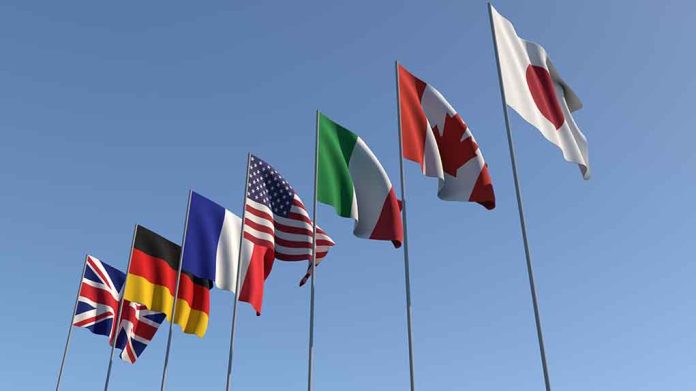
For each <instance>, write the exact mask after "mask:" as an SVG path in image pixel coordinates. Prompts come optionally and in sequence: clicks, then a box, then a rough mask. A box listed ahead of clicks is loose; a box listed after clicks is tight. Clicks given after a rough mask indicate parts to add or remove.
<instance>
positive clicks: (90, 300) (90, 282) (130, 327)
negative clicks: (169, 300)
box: [73, 256, 164, 364]
mask: <svg viewBox="0 0 696 391" xmlns="http://www.w3.org/2000/svg"><path fill="white" fill-rule="evenodd" d="M125 279H126V275H125V274H124V273H123V272H122V271H120V270H118V269H116V268H114V267H112V266H110V265H108V264H106V263H104V262H101V261H100V260H98V259H97V258H94V257H92V256H88V257H87V266H86V268H85V274H84V276H83V277H82V283H81V286H80V295H79V298H78V304H77V310H76V311H75V316H74V318H73V326H76V327H84V328H87V329H89V330H91V331H92V332H93V333H95V334H100V335H105V336H110V338H109V344H111V343H112V342H113V339H112V338H113V324H114V319H115V318H116V317H117V316H118V303H119V298H120V296H119V292H120V291H121V288H122V286H123V282H124V281H125ZM123 305H124V308H123V313H122V314H121V326H120V327H119V330H118V339H117V341H116V348H118V349H121V355H120V357H121V359H122V360H123V361H126V362H129V363H131V364H132V363H134V362H135V360H137V358H138V357H139V356H140V354H142V352H143V350H145V347H146V346H147V344H148V343H149V342H150V340H152V338H153V337H154V335H155V333H156V332H157V328H158V327H159V325H160V324H161V323H162V321H163V320H164V314H162V313H159V312H153V311H148V310H147V309H146V308H145V307H144V306H143V305H142V304H137V303H131V302H129V301H128V300H124V302H123Z"/></svg>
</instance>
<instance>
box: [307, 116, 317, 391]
mask: <svg viewBox="0 0 696 391" xmlns="http://www.w3.org/2000/svg"><path fill="white" fill-rule="evenodd" d="M315 124H316V126H315V128H316V130H315V136H314V137H315V138H314V194H313V195H314V197H313V198H314V199H313V201H312V204H313V207H312V208H313V209H312V265H311V267H312V276H311V282H310V289H309V352H308V362H307V391H312V389H313V388H314V385H313V380H314V379H313V375H314V371H313V369H314V280H315V278H316V277H315V275H316V266H317V265H316V263H317V183H318V182H317V181H318V176H319V173H318V171H319V110H317V113H316V119H315Z"/></svg>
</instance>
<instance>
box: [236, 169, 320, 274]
mask: <svg viewBox="0 0 696 391" xmlns="http://www.w3.org/2000/svg"><path fill="white" fill-rule="evenodd" d="M248 180H249V186H248V191H247V195H246V206H245V208H246V215H245V218H244V237H245V238H246V239H248V240H250V241H251V242H252V243H254V244H255V245H257V246H259V247H263V248H264V249H265V250H264V251H266V253H265V254H264V255H263V257H262V256H261V254H260V253H259V254H258V255H257V254H256V251H254V254H255V255H254V257H253V258H254V259H255V260H257V262H256V263H254V262H252V264H250V265H249V270H248V271H247V276H246V279H249V278H253V279H255V280H261V279H265V277H267V276H268V273H270V272H271V267H272V265H273V259H274V258H277V259H280V260H283V261H301V260H308V261H310V267H309V268H308V270H307V274H305V276H304V278H303V279H302V281H301V282H300V285H302V284H304V283H305V282H306V281H307V279H308V277H309V275H310V273H311V269H312V268H311V259H312V228H313V224H312V219H311V218H310V217H309V213H308V212H307V209H306V208H305V206H304V204H303V203H302V200H301V199H300V197H299V196H298V195H297V193H296V192H295V189H293V188H292V186H290V184H289V183H288V182H287V181H286V180H285V178H283V176H282V175H280V173H279V172H278V171H276V170H275V169H274V168H273V167H271V165H270V164H268V163H266V162H265V161H263V160H261V159H259V158H258V157H256V156H254V155H252V156H251V159H250V161H249V178H248ZM333 245H334V241H333V240H332V239H331V238H330V237H329V235H327V234H326V232H324V230H323V229H321V228H319V227H317V246H316V248H317V256H316V263H317V264H319V263H320V262H321V261H322V260H323V259H324V257H326V255H327V254H328V252H329V249H330V248H331V247H332V246H333ZM259 251H261V249H259ZM260 258H263V262H259V261H258V259H260Z"/></svg>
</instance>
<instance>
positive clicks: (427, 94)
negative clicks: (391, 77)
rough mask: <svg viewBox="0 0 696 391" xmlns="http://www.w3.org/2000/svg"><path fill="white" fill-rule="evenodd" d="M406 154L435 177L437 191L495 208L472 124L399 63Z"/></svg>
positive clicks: (452, 198)
mask: <svg viewBox="0 0 696 391" xmlns="http://www.w3.org/2000/svg"><path fill="white" fill-rule="evenodd" d="M398 72H399V73H398V81H399V105H400V109H401V110H400V112H401V140H402V146H403V155H404V158H406V159H408V160H412V161H414V162H417V163H418V164H420V166H421V171H422V172H423V174H424V175H426V176H429V177H437V178H438V179H439V181H438V182H439V183H438V191H437V196H438V197H439V198H441V199H443V200H448V201H471V202H478V203H479V204H481V205H483V206H484V207H485V208H486V209H493V208H495V194H494V192H493V184H492V182H491V177H490V175H489V174H488V165H487V164H486V162H485V161H484V160H483V154H482V153H481V150H480V149H479V146H478V144H476V140H474V136H473V135H472V134H471V130H470V129H469V127H468V126H467V124H466V123H465V122H464V120H463V119H462V117H461V116H460V115H459V114H458V113H457V112H456V111H455V110H454V108H453V107H452V105H450V104H449V102H447V100H445V97H444V96H442V94H441V93H440V92H439V91H438V90H436V89H435V87H433V86H431V85H430V84H428V83H426V82H424V81H422V80H421V79H419V78H417V77H415V76H414V75H413V74H411V73H410V72H409V71H407V70H406V68H404V67H402V66H401V65H399V66H398Z"/></svg>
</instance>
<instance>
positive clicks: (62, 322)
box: [0, 0, 696, 391]
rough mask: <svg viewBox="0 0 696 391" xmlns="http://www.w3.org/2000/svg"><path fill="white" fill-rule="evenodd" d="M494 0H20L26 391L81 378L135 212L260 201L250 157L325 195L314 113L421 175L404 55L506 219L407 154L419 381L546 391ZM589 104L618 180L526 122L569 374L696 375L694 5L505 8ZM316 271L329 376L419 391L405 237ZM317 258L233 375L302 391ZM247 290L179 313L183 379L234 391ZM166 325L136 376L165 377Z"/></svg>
mask: <svg viewBox="0 0 696 391" xmlns="http://www.w3.org/2000/svg"><path fill="white" fill-rule="evenodd" d="M485 4H486V3H485V2H482V1H468V2H464V1H444V0H443V1H428V2H417V1H406V2H374V1H369V2H368V1H352V2H344V3H342V4H338V3H337V2H336V3H334V2H318V1H317V2H266V1H260V2H250V3H247V2H229V1H227V2H222V1H210V2H196V3H195V4H194V3H193V2H182V1H173V2H171V1H170V2H164V1H152V2H119V3H113V4H104V3H94V2H72V3H66V2H31V3H30V2H19V1H6V2H3V3H2V5H0V48H1V49H2V51H1V55H0V135H2V142H0V183H1V185H0V186H1V188H2V191H0V216H2V221H1V222H0V247H1V248H2V252H1V255H0V262H1V264H2V266H3V269H4V273H5V275H6V277H5V278H4V279H3V283H2V284H1V285H0V294H1V295H2V297H3V304H4V305H3V307H4V308H3V311H0V324H2V325H3V337H2V341H3V348H4V351H5V354H3V355H0V368H2V369H1V370H0V374H1V376H0V388H2V389H41V390H43V389H49V388H50V387H52V386H53V384H55V380H56V374H57V371H58V366H59V363H60V357H61V354H62V349H63V344H64V341H65V334H66V332H67V326H68V323H69V320H70V317H71V314H70V310H71V308H72V304H73V300H74V296H75V290H76V288H77V283H78V280H79V277H80V276H79V272H80V270H81V262H82V261H83V258H84V254H85V253H86V252H89V253H91V254H93V255H95V256H97V257H99V258H100V259H102V260H104V261H106V262H109V263H111V264H112V265H114V266H116V267H119V268H121V269H125V266H126V262H127V255H128V252H129V245H130V241H131V235H132V229H133V226H134V224H136V223H140V224H143V225H145V226H147V227H149V228H151V229H153V230H156V231H158V232H159V233H161V234H163V235H165V236H167V237H169V238H170V239H172V240H175V241H180V238H181V234H182V229H183V220H184V212H185V204H186V198H187V193H188V190H189V189H190V188H192V189H195V190H197V191H199V192H201V193H202V194H205V195H207V196H208V197H210V198H212V199H214V200H216V201H218V202H220V203H222V204H223V205H225V206H226V207H227V208H229V209H231V210H232V211H235V212H239V211H240V206H241V200H242V194H241V193H242V189H243V185H244V184H243V174H244V162H245V159H246V153H247V152H249V151H251V152H253V153H255V154H257V155H258V156H260V157H262V158H264V159H265V160H267V161H268V162H270V163H271V164H273V165H274V166H275V167H276V168H278V169H279V170H281V172H282V173H283V174H284V175H285V177H286V178H287V179H288V180H289V181H290V182H291V183H292V184H293V186H294V187H295V188H296V189H297V191H298V192H299V193H300V195H301V196H302V197H303V199H304V200H305V201H306V202H307V203H308V204H310V203H311V198H312V197H311V194H312V187H311V186H312V164H313V161H312V160H313V145H314V141H313V138H312V137H313V132H314V129H313V126H314V111H315V110H316V109H321V110H322V111H324V112H325V113H326V114H327V115H329V116H331V117H332V118H334V119H335V120H336V121H338V122H340V123H342V124H343V125H345V126H346V127H347V128H349V129H351V130H353V131H354V132H356V133H358V134H360V135H361V136H362V137H363V139H364V140H365V141H366V142H367V143H368V144H369V145H370V146H371V147H372V149H373V151H374V152H375V153H376V154H377V155H378V156H379V158H380V159H381V161H382V164H383V165H384V166H385V168H386V169H387V171H388V173H389V174H390V175H391V178H392V181H393V182H394V183H395V184H396V183H398V146H397V138H396V132H397V129H396V126H397V125H396V108H395V91H394V65H393V62H394V60H396V59H398V60H399V61H401V62H402V63H403V64H404V65H405V66H406V67H408V68H409V69H410V70H411V71H412V72H414V73H415V74H416V75H418V76H420V77H421V78H423V79H424V80H427V81H428V82H430V83H432V84H433V85H435V86H436V87H437V88H438V89H439V90H440V91H441V92H442V93H443V94H444V95H445V96H446V97H447V98H448V100H449V101H450V103H452V104H453V106H454V107H455V108H456V109H457V110H458V111H459V112H460V114H461V115H462V117H463V118H464V119H465V121H467V123H468V124H469V125H470V127H471V129H472V131H473V133H474V135H475V137H476V139H477V141H478V143H479V145H480V147H481V149H482V150H483V153H484V155H485V157H486V160H487V162H488V163H489V165H490V171H491V176H492V178H493V182H494V186H495V190H496V195H497V207H496V209H495V210H494V211H490V212H489V211H486V210H485V209H484V208H482V207H480V206H478V205H475V204H468V203H447V202H443V201H440V200H438V199H437V198H436V196H435V188H436V183H435V181H433V180H432V179H431V178H425V177H422V176H421V175H420V174H419V170H418V167H417V166H416V165H415V164H412V163H407V167H406V173H407V185H408V197H409V201H410V204H409V205H410V209H409V224H410V225H409V228H410V232H409V236H410V239H411V242H410V245H411V250H412V253H411V259H412V264H411V271H412V293H413V309H414V335H415V341H414V343H415V350H416V379H417V386H418V389H419V390H436V389H437V390H469V389H471V390H474V389H475V390H512V389H514V390H519V391H522V390H535V391H536V390H541V389H542V388H543V380H542V374H541V367H540V362H539V356H538V348H537V341H536V335H535V330H534V320H533V314H532V306H531V299H530V295H529V288H528V283H527V276H526V269H525V264H524V255H523V252H522V242H521V236H520V232H519V223H518V220H517V209H516V204H515V199H514V188H513V182H512V173H511V168H510V160H509V156H508V151H507V141H506V139H505V130H504V123H503V116H502V112H501V108H500V96H499V88H498V81H497V75H496V70H495V59H494V56H493V48H492V43H491V37H490V28H489V25H488V15H487V12H486V6H485ZM496 6H497V7H498V9H499V10H500V12H501V13H502V14H503V15H505V16H507V17H508V18H510V19H511V20H512V22H513V23H514V24H515V26H516V28H517V31H518V32H519V34H520V35H521V36H523V37H525V38H527V39H530V40H534V41H537V42H540V43H541V44H543V45H544V46H545V48H546V49H547V50H548V52H549V53H550V55H551V57H552V59H553V61H554V63H555V65H556V67H557V68H558V69H559V71H560V72H561V74H562V75H563V77H564V78H565V80H566V81H567V82H568V83H569V84H570V85H571V86H572V87H573V88H574V89H575V91H576V92H577V94H578V95H579V96H580V98H581V99H582V100H583V103H584V104H585V107H584V108H583V109H582V110H581V111H579V112H578V113H577V115H576V120H577V122H578V124H579V125H580V127H581V129H582V130H583V131H584V132H585V134H586V136H587V137H588V140H589V148H590V159H591V163H592V169H593V179H592V180H590V181H589V182H585V181H583V180H582V179H581V177H580V174H579V172H578V169H577V168H576V167H575V166H573V165H572V164H569V163H565V162H564V161H563V159H562V157H561V154H560V152H559V151H558V150H557V149H556V147H554V146H553V145H551V144H550V143H548V142H546V141H545V140H544V139H543V138H542V136H541V135H540V134H539V133H538V132H537V131H536V130H535V129H534V128H532V127H531V126H529V125H527V124H526V123H524V122H523V121H522V120H521V119H520V118H519V117H518V116H517V115H516V114H514V113H512V112H511V120H512V128H513V132H514V135H515V141H516V148H517V157H518V164H519V170H520V177H521V181H522V190H523V196H524V200H525V203H526V213H527V222H528V228H529V236H530V241H531V249H532V255H533V260H534V265H535V270H536V277H537V285H538V286H537V288H538V293H539V299H540V304H541V311H542V321H543V325H544V332H545V337H546V344H547V353H548V359H549V364H550V370H551V380H552V383H553V385H554V389H557V390H565V391H575V390H577V391H580V390H582V391H586V390H593V391H604V390H606V391H616V390H631V391H640V390H661V391H663V390H664V391H667V390H675V391H682V390H688V389H694V388H696V363H695V361H694V360H693V357H694V354H693V352H694V351H695V350H696V332H694V329H695V328H694V326H695V324H696V315H695V313H696V312H695V311H694V308H696V295H695V294H696V292H695V288H694V287H695V286H696V285H695V284H694V282H693V281H694V278H696V263H694V262H693V259H694V255H693V254H694V253H695V250H696V249H695V248H694V247H696V241H694V240H693V234H694V226H695V225H696V212H695V211H694V208H693V207H690V206H689V203H688V202H689V201H688V200H694V199H696V186H694V183H696V182H695V180H696V175H695V174H694V173H695V172H696V170H695V169H694V168H695V167H696V155H695V154H694V153H693V145H694V144H695V143H696V137H695V136H694V132H693V130H694V127H693V125H692V123H691V121H687V120H688V119H689V118H691V115H692V113H693V107H692V106H693V102H694V90H695V89H694V87H696V77H694V76H693V75H694V72H693V69H694V68H695V67H696V56H695V55H694V51H693V49H692V47H693V42H692V41H693V36H694V35H696V26H695V25H694V24H693V18H694V16H695V13H696V12H695V11H696V7H695V6H694V5H693V4H692V3H690V2H686V1H681V2H679V1H664V2H639V3H636V2H631V1H613V2H605V1H584V2H554V1H530V2H516V1H499V2H496ZM318 214H319V218H318V221H319V223H320V225H322V227H323V228H324V229H325V230H326V231H328V232H329V233H330V234H331V235H332V237H333V238H334V239H335V240H336V242H337V245H336V246H335V248H334V249H333V250H332V252H331V254H330V256H329V258H328V259H327V260H326V261H325V263H324V264H322V266H321V268H320V269H319V271H318V275H317V312H316V366H315V376H316V383H315V386H316V389H317V390H332V391H343V390H351V391H352V390H404V389H406V388H407V385H408V365H407V345H406V331H405V330H406V325H405V311H404V300H405V299H404V287H403V285H404V281H403V261H402V253H401V252H400V251H399V250H394V249H393V248H391V246H390V244H388V243H386V242H371V241H367V240H362V239H357V238H354V237H353V236H352V234H351V227H352V223H351V222H350V221H349V220H344V219H340V218H338V217H337V216H335V215H334V213H333V211H332V210H331V208H330V207H328V206H320V208H319V211H318ZM304 268H305V264H304V263H298V264H289V263H280V262H277V263H276V264H275V266H274V269H273V273H272V274H271V276H270V278H269V280H268V282H267V284H266V289H267V291H266V296H265V301H264V314H263V315H262V316H261V317H256V316H255V314H254V312H253V310H252V309H251V308H250V307H249V306H248V305H246V304H242V305H241V306H240V318H239V324H238V337H239V338H238V340H237V350H236V358H235V366H234V379H235V386H236V388H235V389H238V390H302V389H305V382H306V358H307V355H306V344H307V327H308V309H309V304H308V295H309V290H308V289H306V288H298V287H297V281H298V280H299V278H300V277H301V276H302V274H303V272H304ZM231 304H232V297H231V295H230V294H228V293H227V292H220V291H213V292H212V308H211V321H210V327H209V330H208V334H207V335H206V337H205V338H204V339H198V338H196V337H194V336H189V335H184V334H182V333H181V332H180V331H179V330H178V329H177V328H175V330H174V331H175V332H174V338H173V345H172V356H171V360H170V364H171V366H170V376H169V383H168V384H169V389H170V390H189V389H200V390H202V389H221V388H222V387H224V382H225V370H226V365H227V361H226V360H227V351H228V336H229V325H230V320H231V308H232V307H231ZM163 331H166V328H163V329H162V330H161V331H160V333H159V334H158V335H157V336H156V337H155V339H154V341H153V342H152V344H151V345H150V346H149V347H148V349H147V350H146V351H145V353H144V355H143V356H142V357H141V359H140V361H139V362H138V363H137V364H136V365H134V366H131V365H129V364H125V363H122V362H115V363H114V370H113V374H112V379H113V381H112V389H113V390H124V389H155V388H156V387H157V386H158V384H159V379H160V373H161V368H162V360H163V357H164V348H165V343H166V333H165V332H163ZM108 352H109V350H108V346H107V342H106V340H105V338H103V337H100V336H96V335H92V334H91V333H89V332H88V331H86V330H81V329H75V330H74V333H73V344H72V346H71V350H70V353H69V356H68V361H67V364H66V371H65V382H64V386H65V387H64V389H66V390H76V389H99V387H101V386H102V384H103V379H104V374H105V372H106V366H107V360H108Z"/></svg>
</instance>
